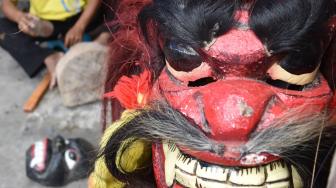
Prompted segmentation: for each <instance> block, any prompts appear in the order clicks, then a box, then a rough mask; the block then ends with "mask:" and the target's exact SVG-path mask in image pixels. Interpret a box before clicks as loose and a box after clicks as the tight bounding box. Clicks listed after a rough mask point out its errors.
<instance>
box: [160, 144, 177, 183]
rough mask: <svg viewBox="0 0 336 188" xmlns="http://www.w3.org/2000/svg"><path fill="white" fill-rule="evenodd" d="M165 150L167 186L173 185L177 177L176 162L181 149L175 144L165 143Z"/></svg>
mask: <svg viewBox="0 0 336 188" xmlns="http://www.w3.org/2000/svg"><path fill="white" fill-rule="evenodd" d="M162 146H163V152H164V154H165V178H166V184H167V186H169V187H170V186H172V185H173V183H174V178H175V164H176V160H177V156H178V155H179V154H180V150H179V149H178V148H177V147H176V145H175V144H170V143H164V144H162Z"/></svg>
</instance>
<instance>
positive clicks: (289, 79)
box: [266, 63, 318, 91]
mask: <svg viewBox="0 0 336 188" xmlns="http://www.w3.org/2000/svg"><path fill="white" fill-rule="evenodd" d="M317 73H318V68H316V70H315V71H313V72H311V73H306V74H299V75H296V74H292V73H290V72H288V71H286V70H285V69H284V68H282V67H281V66H280V65H279V64H277V63H275V64H274V65H272V66H271V67H270V68H269V69H268V71H267V74H268V78H267V79H266V82H267V83H268V84H270V85H273V86H275V87H279V88H283V89H290V90H298V91H302V90H304V88H307V87H310V86H311V85H312V83H313V82H314V81H315V80H316V78H317ZM314 85H315V84H314Z"/></svg>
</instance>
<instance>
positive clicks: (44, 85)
mask: <svg viewBox="0 0 336 188" xmlns="http://www.w3.org/2000/svg"><path fill="white" fill-rule="evenodd" d="M50 81H51V76H50V74H49V73H46V74H45V75H44V77H43V79H42V81H41V82H40V83H39V84H38V86H37V87H36V89H35V90H34V92H33V93H32V95H31V96H30V97H29V99H28V100H27V101H26V103H25V105H24V107H23V110H24V111H25V112H32V111H34V109H35V108H36V107H37V105H38V103H39V102H40V101H41V99H42V98H43V96H44V94H45V92H46V91H47V90H48V88H49V84H50Z"/></svg>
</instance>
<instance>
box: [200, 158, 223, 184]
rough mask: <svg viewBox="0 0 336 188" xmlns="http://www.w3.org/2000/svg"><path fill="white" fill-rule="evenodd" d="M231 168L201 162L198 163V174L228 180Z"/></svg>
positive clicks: (206, 177) (201, 176)
mask: <svg viewBox="0 0 336 188" xmlns="http://www.w3.org/2000/svg"><path fill="white" fill-rule="evenodd" d="M228 173H229V169H224V168H222V167H220V166H215V165H213V166H209V167H205V166H202V165H201V163H199V162H198V163H197V170H196V176H197V177H200V178H205V179H210V180H216V181H223V182H225V181H226V180H227V176H228Z"/></svg>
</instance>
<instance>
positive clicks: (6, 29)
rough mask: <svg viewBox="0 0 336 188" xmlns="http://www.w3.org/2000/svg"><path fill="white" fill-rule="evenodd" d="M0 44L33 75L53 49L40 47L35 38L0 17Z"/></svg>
mask: <svg viewBox="0 0 336 188" xmlns="http://www.w3.org/2000/svg"><path fill="white" fill-rule="evenodd" d="M0 46H1V47H2V48H4V49H5V50H6V51H7V52H9V53H10V54H11V55H12V56H13V57H14V59H16V60H17V62H18V63H19V64H20V65H21V67H22V68H23V69H24V70H25V72H26V73H27V74H28V75H29V76H30V77H33V76H35V75H36V73H38V71H39V70H40V69H41V68H42V67H43V63H44V60H45V59H46V57H48V56H49V55H51V54H53V53H54V51H53V50H51V49H47V48H41V47H40V46H39V44H37V43H36V41H35V39H34V38H32V37H31V36H28V35H26V34H24V33H22V32H20V31H18V27H17V25H16V24H15V23H13V22H11V21H9V20H8V19H6V18H0Z"/></svg>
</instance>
